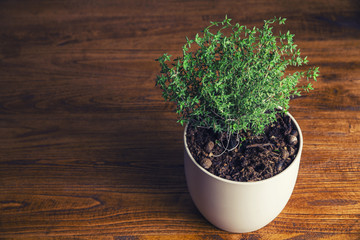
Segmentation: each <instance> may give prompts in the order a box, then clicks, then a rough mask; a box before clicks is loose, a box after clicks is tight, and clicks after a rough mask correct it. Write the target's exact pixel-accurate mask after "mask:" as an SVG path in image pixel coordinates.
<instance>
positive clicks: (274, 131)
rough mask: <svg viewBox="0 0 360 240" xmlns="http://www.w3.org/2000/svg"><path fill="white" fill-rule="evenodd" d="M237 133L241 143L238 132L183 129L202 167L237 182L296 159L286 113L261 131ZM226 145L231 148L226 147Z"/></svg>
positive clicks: (293, 131) (270, 172)
mask: <svg viewBox="0 0 360 240" xmlns="http://www.w3.org/2000/svg"><path fill="white" fill-rule="evenodd" d="M239 137H240V139H245V140H243V141H242V142H240V144H238V143H239V141H237V140H236V139H237V136H231V137H229V136H227V134H225V133H222V134H219V133H214V131H212V130H211V129H207V128H201V127H198V128H195V127H194V126H191V125H189V127H188V129H187V133H186V138H187V143H188V147H189V150H190V152H191V154H192V156H193V157H194V159H195V160H196V161H197V162H198V163H199V164H200V165H201V166H202V167H203V168H205V169H206V170H207V171H209V172H210V173H212V174H214V175H216V176H219V177H221V178H225V179H228V180H233V181H240V182H253V181H259V180H263V179H267V178H270V177H272V176H274V175H276V174H278V173H280V172H282V171H283V170H285V169H286V168H287V167H288V166H289V165H290V164H291V162H292V161H293V160H294V159H295V157H296V154H297V152H298V148H299V139H298V132H297V130H296V126H295V124H294V123H293V122H292V121H291V118H290V117H289V116H287V115H284V116H283V115H282V114H280V113H279V114H277V121H276V122H275V123H273V124H271V125H270V126H267V127H266V128H265V133H264V134H262V135H259V136H255V135H252V134H251V133H249V132H243V133H240V134H239ZM228 139H230V141H228ZM226 145H228V149H233V150H231V151H226V150H225V148H224V146H226ZM224 150H225V151H224Z"/></svg>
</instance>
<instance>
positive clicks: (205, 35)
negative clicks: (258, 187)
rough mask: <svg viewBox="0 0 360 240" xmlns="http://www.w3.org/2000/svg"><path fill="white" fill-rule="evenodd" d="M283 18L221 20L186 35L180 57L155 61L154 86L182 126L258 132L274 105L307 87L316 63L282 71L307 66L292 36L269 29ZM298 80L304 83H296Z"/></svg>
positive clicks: (270, 119) (281, 104)
mask: <svg viewBox="0 0 360 240" xmlns="http://www.w3.org/2000/svg"><path fill="white" fill-rule="evenodd" d="M285 20H286V19H285V18H276V17H275V18H273V19H270V20H265V21H264V24H263V26H262V28H256V27H254V28H247V27H246V26H242V25H240V24H238V23H236V24H235V25H233V24H231V19H229V18H227V17H225V19H224V20H223V21H221V22H210V26H208V27H207V28H205V29H204V30H203V31H202V34H196V36H195V38H194V39H188V38H186V40H187V41H186V44H185V45H184V46H183V47H182V50H183V55H182V56H180V57H177V58H175V59H174V60H171V55H168V54H167V53H165V54H163V55H162V56H161V57H159V58H158V59H156V60H157V61H159V63H160V66H161V72H160V75H158V76H157V79H156V85H157V86H160V88H161V89H162V91H163V92H162V94H163V97H164V99H165V100H166V101H171V102H175V103H176V112H177V114H178V115H179V120H178V122H180V123H181V124H182V125H183V124H184V123H187V122H189V121H191V123H192V124H193V125H194V126H196V127H207V128H212V129H213V130H214V131H215V132H226V133H228V134H229V135H232V134H236V133H239V132H240V131H251V132H253V133H254V134H261V133H263V131H264V128H265V126H267V125H269V124H271V123H272V122H274V121H276V114H277V113H278V108H279V107H281V108H282V111H284V112H286V111H287V109H288V108H289V101H290V99H291V98H292V97H293V96H300V94H301V91H302V90H305V91H309V90H312V89H313V88H312V85H311V82H310V81H309V80H315V81H316V77H317V76H318V73H319V69H318V67H310V68H308V69H306V70H302V71H296V72H293V73H286V71H285V70H286V69H287V67H288V66H293V67H295V69H296V68H297V67H300V66H302V65H303V64H307V63H308V60H307V58H306V57H304V58H302V57H301V56H300V49H298V48H297V45H296V44H294V42H293V38H294V34H291V33H290V32H289V31H287V32H286V33H281V32H280V31H279V32H278V33H277V34H274V33H273V24H275V23H277V24H279V25H282V24H285ZM302 78H306V79H307V81H308V83H307V85H305V86H301V87H298V86H297V85H298V83H299V81H300V80H301V79H302Z"/></svg>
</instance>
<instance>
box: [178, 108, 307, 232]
mask: <svg viewBox="0 0 360 240" xmlns="http://www.w3.org/2000/svg"><path fill="white" fill-rule="evenodd" d="M288 115H289V116H290V118H291V119H292V121H293V122H294V123H295V125H296V127H297V130H298V132H299V143H300V144H299V150H298V153H297V156H296V158H295V159H294V161H293V162H292V163H291V164H290V165H289V166H288V167H287V168H286V169H285V170H284V171H283V172H281V173H279V174H277V175H275V176H273V177H271V178H268V179H265V180H262V181H257V182H235V181H230V180H227V179H223V178H220V177H217V176H215V175H213V174H211V173H209V172H208V171H207V170H205V169H204V168H202V167H201V166H200V165H199V164H198V163H197V162H196V161H195V159H194V158H193V157H192V156H191V154H190V151H189V149H188V147H187V142H186V130H187V127H188V126H186V128H185V132H184V145H185V153H184V160H185V162H184V164H185V175H186V181H187V185H188V189H189V192H190V195H191V198H192V200H193V202H194V203H195V205H196V207H197V208H198V210H199V211H200V212H201V214H202V215H203V216H204V217H205V218H206V219H207V220H208V221H209V222H211V223H212V224H213V225H215V226H216V227H218V228H220V229H223V230H226V231H228V232H234V233H245V232H251V231H255V230H258V229H260V228H262V227H264V226H265V225H267V224H268V223H270V222H271V221H272V220H273V219H275V218H276V217H277V216H278V215H279V214H280V212H281V211H282V210H283V208H284V207H285V205H286V203H287V202H288V200H289V199H290V196H291V194H292V191H293V189H294V186H295V182H296V178H297V175H298V170H299V164H300V157H301V152H302V148H303V136H302V133H301V129H300V127H299V125H298V123H297V122H296V121H295V119H294V117H293V116H291V115H290V114H288Z"/></svg>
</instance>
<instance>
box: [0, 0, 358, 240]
mask: <svg viewBox="0 0 360 240" xmlns="http://www.w3.org/2000/svg"><path fill="white" fill-rule="evenodd" d="M225 14H227V15H228V16H229V18H232V19H233V22H240V23H242V24H246V25H248V26H253V25H260V24H261V23H262V21H263V20H264V19H269V18H272V17H273V16H282V17H287V19H288V20H287V25H286V27H287V28H288V29H290V30H291V32H293V33H295V35H296V37H295V41H296V43H297V44H298V45H299V47H300V48H301V50H302V53H303V55H304V56H308V59H309V60H310V63H311V64H313V65H316V66H319V67H320V71H321V76H320V77H319V80H318V82H317V83H316V84H315V85H314V87H315V90H314V91H312V92H311V93H310V94H306V95H304V96H302V97H300V98H296V99H295V100H293V101H292V103H291V108H290V112H291V113H292V114H293V115H294V116H295V117H296V118H297V120H298V122H299V124H300V125H301V127H302V129H303V134H304V138H305V143H304V151H303V156H302V160H301V166H300V172H299V176H298V180H297V184H296V187H295V189H294V192H293V195H292V197H291V199H290V201H289V202H288V204H287V206H286V207H285V209H284V210H283V211H282V213H281V214H280V215H279V216H278V217H277V218H276V219H275V220H274V221H273V222H271V223H270V224H269V225H267V226H266V227H264V228H263V229H260V230H258V231H255V232H253V233H248V234H229V233H227V232H224V231H221V230H219V229H217V228H215V227H213V226H212V225H211V224H209V223H208V222H207V221H206V220H205V219H204V218H203V217H202V216H201V214H200V213H199V212H198V211H197V210H196V208H195V206H194V204H193V203H192V201H191V198H190V195H189V193H188V191H187V187H186V182H185V177H184V169H183V142H182V134H183V128H182V127H181V126H180V125H178V124H177V123H176V120H177V116H176V115H175V113H174V112H173V110H174V106H173V105H171V104H169V103H165V102H164V101H163V100H162V98H161V92H160V90H159V89H157V88H155V86H154V84H155V78H156V74H157V73H158V72H159V69H160V68H159V66H158V63H157V62H155V61H154V59H155V58H157V57H159V56H160V55H161V54H162V53H164V52H168V53H170V54H173V55H178V54H180V51H179V49H180V47H181V46H182V45H183V44H184V42H185V36H189V37H194V36H195V34H196V33H197V32H199V31H200V30H201V29H203V28H204V27H205V26H207V25H208V23H209V21H211V20H222V19H223V18H224V16H225ZM359 161H360V4H359V1H357V0H352V1H351V0H349V1H335V0H329V1H325V0H321V1H315V2H313V1H310V0H301V1H300V0H296V1H269V0H267V1H261V0H257V1H250V0H245V1H236V0H233V1H167V0H161V1H130V0H129V1H116V0H108V1H90V0H88V1H87V0H79V1H68V0H65V1H63V0H62V1H11V0H8V1H7V0H2V1H0V239H117V240H130V239H131V240H137V239H140V240H141V239H160V240H161V239H233V240H235V239H274V240H275V239H360V221H359V219H360V162H359Z"/></svg>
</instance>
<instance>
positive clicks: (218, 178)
mask: <svg viewBox="0 0 360 240" xmlns="http://www.w3.org/2000/svg"><path fill="white" fill-rule="evenodd" d="M286 114H287V115H288V116H289V117H290V118H291V120H292V121H293V122H294V124H295V126H296V128H297V130H298V133H299V150H298V152H297V155H296V157H295V159H294V160H293V161H292V162H291V164H290V165H289V166H288V167H287V168H286V169H285V170H283V171H282V172H280V173H278V174H276V175H274V176H272V177H270V178H267V179H263V180H259V181H254V182H238V181H233V180H228V179H225V178H221V177H219V176H216V175H214V174H212V173H210V172H208V171H207V170H206V169H204V168H203V167H202V166H200V164H199V163H197V161H196V160H195V159H194V157H193V156H192V155H191V153H190V150H189V147H188V144H187V141H186V132H187V128H188V126H189V123H187V124H186V126H185V129H184V145H185V149H186V152H187V154H188V156H189V157H190V159H191V161H192V162H193V163H194V164H195V165H196V166H197V167H198V168H200V169H201V171H202V172H204V173H205V174H207V175H208V176H210V177H212V178H215V179H217V180H218V181H221V182H224V183H228V184H235V185H257V184H262V183H264V182H269V181H275V180H276V179H277V178H279V177H281V175H284V174H286V172H288V171H289V169H290V168H292V167H295V165H296V163H295V162H297V161H300V157H301V153H302V150H303V142H304V141H303V135H302V131H301V128H300V126H299V124H298V122H297V121H296V120H295V118H294V117H293V116H292V115H291V114H290V113H289V112H286Z"/></svg>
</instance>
